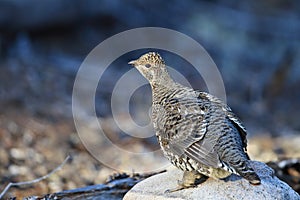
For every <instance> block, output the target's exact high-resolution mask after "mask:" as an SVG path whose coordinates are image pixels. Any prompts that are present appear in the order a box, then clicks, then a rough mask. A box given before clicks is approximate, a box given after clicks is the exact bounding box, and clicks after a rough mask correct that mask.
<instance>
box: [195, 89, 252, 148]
mask: <svg viewBox="0 0 300 200" xmlns="http://www.w3.org/2000/svg"><path fill="white" fill-rule="evenodd" d="M199 97H201V98H203V99H207V100H209V101H211V102H214V103H216V104H218V105H219V106H220V107H221V108H222V109H223V110H224V111H225V114H226V116H227V118H228V119H229V120H230V122H231V123H232V124H233V125H234V126H235V127H236V129H237V130H238V132H239V134H240V136H241V138H242V142H243V147H244V150H245V151H247V130H246V128H245V126H244V125H243V123H242V121H241V120H240V119H239V118H238V117H237V116H236V115H235V114H234V113H233V112H232V110H231V108H230V107H229V106H227V105H226V104H225V103H224V102H223V101H221V100H220V99H219V98H217V97H215V96H212V95H210V94H208V93H206V92H199Z"/></svg>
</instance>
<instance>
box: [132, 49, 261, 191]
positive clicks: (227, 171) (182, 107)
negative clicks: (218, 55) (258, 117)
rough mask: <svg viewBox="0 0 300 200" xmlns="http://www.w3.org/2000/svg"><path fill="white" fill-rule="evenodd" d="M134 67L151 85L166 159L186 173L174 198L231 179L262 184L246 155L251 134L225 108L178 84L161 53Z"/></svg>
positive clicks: (144, 58)
mask: <svg viewBox="0 0 300 200" xmlns="http://www.w3.org/2000/svg"><path fill="white" fill-rule="evenodd" d="M129 64H131V65H133V66H134V67H135V68H136V69H137V70H138V71H139V72H140V73H141V74H142V75H143V76H144V77H145V78H146V79H147V80H148V81H149V83H150V85H151V89H152V122H153V126H154V129H155V131H156V136H157V139H158V141H159V144H160V146H161V149H162V151H163V153H164V155H165V156H166V157H167V158H168V159H169V160H170V161H171V163H172V164H173V165H175V166H176V167H178V168H179V169H181V170H183V171H184V173H183V179H182V181H178V187H177V188H174V189H172V190H170V192H173V191H177V190H180V189H183V188H189V187H193V186H195V185H197V184H199V183H202V182H204V181H205V180H206V179H207V178H208V177H212V178H215V179H224V178H226V177H228V176H229V175H231V174H232V173H234V174H237V175H239V176H241V177H243V178H245V179H246V180H248V181H249V183H251V184H253V185H258V184H260V178H259V177H258V175H257V174H256V173H255V171H254V170H253V168H252V167H251V166H250V158H249V156H248V154H247V149H246V148H247V139H246V134H247V131H246V129H245V127H244V126H243V124H242V122H241V121H240V119H239V118H238V117H237V116H236V115H235V114H234V113H233V112H232V110H231V109H230V108H229V107H228V106H227V105H226V104H225V103H223V102H222V101H221V100H220V99H218V98H217V97H215V96H213V95H210V94H208V93H206V92H201V91H196V90H194V89H192V88H189V87H185V86H183V85H181V84H179V83H176V82H175V81H174V80H173V79H172V78H171V77H170V75H169V73H168V71H167V67H166V65H165V62H164V60H163V59H162V57H161V56H160V55H159V54H158V53H156V52H149V53H147V54H144V55H142V56H141V57H140V58H139V59H137V60H133V61H131V62H129Z"/></svg>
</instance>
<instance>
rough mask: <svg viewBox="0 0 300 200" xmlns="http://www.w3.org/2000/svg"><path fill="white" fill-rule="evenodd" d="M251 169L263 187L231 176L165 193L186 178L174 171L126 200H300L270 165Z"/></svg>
mask: <svg viewBox="0 0 300 200" xmlns="http://www.w3.org/2000/svg"><path fill="white" fill-rule="evenodd" d="M251 165H252V167H253V168H254V170H255V171H256V173H257V174H258V175H259V176H260V178H261V185H258V186H253V185H250V184H249V182H248V181H247V180H245V179H242V178H241V177H239V176H237V175H231V176H230V177H228V178H226V179H224V180H214V179H212V178H209V179H207V181H206V182H204V183H202V184H201V185H199V186H198V187H195V188H189V189H184V190H180V191H177V192H173V193H165V191H166V190H167V189H171V188H175V187H176V185H177V180H179V179H181V177H182V171H180V170H178V169H173V168H172V169H171V170H168V171H167V172H165V173H162V174H158V175H155V176H152V177H150V178H148V179H146V180H144V181H142V182H140V183H138V184H137V185H135V186H134V187H133V188H132V189H131V190H130V191H129V192H128V193H127V194H126V195H125V196H124V200H135V199H136V200H139V199H143V200H150V199H151V200H152V199H153V200H167V199H172V200H173V199H178V200H179V199H187V200H194V199H205V200H210V199H211V200H225V199H231V200H234V199H239V200H261V199H264V200H281V199H282V200H300V196H299V195H298V194H297V193H296V192H295V191H294V190H293V189H292V188H291V187H290V186H289V185H287V184H286V183H285V182H283V181H281V180H279V179H278V178H277V177H276V176H274V171H273V170H272V169H271V168H270V167H268V166H267V165H266V164H264V163H261V162H257V161H253V162H252V164H251Z"/></svg>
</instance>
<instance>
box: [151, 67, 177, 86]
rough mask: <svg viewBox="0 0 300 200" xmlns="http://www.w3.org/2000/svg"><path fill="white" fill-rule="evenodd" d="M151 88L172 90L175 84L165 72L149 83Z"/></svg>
mask: <svg viewBox="0 0 300 200" xmlns="http://www.w3.org/2000/svg"><path fill="white" fill-rule="evenodd" d="M150 84H151V87H152V89H153V88H157V87H158V88H160V87H168V88H172V87H174V86H175V85H176V82H175V81H174V80H173V79H172V77H171V76H170V75H169V73H168V72H167V71H165V72H164V73H162V74H159V75H158V76H157V77H156V78H154V79H153V80H152V81H151V82H150Z"/></svg>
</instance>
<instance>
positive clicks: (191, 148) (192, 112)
mask: <svg viewBox="0 0 300 200" xmlns="http://www.w3.org/2000/svg"><path fill="white" fill-rule="evenodd" d="M198 94H199V96H198V98H191V99H189V98H177V99H174V98H173V99H170V100H169V101H168V102H167V104H168V106H167V107H168V108H169V109H166V110H167V111H166V114H165V115H166V118H165V123H164V128H163V129H164V130H163V131H162V133H163V134H166V136H167V137H168V138H170V140H169V141H170V142H169V148H170V150H171V151H172V152H173V153H174V154H176V155H178V156H180V155H183V154H186V155H187V156H188V157H190V158H192V159H193V160H195V161H198V162H200V163H202V164H204V165H207V166H211V167H215V168H219V167H221V166H222V165H223V163H222V161H221V160H220V158H219V155H218V153H217V152H216V150H215V149H214V146H213V145H214V144H217V141H216V140H217V139H218V138H217V137H213V136H211V135H210V137H205V135H206V133H207V131H208V127H209V129H210V131H212V129H213V127H212V126H214V125H213V124H214V123H215V122H212V121H211V120H212V119H211V118H210V116H211V114H212V112H217V111H216V110H219V111H220V112H221V113H222V114H225V116H224V117H226V118H228V119H229V120H230V122H231V123H232V124H233V125H234V126H235V127H236V128H237V130H238V132H239V134H240V136H241V138H242V143H243V147H244V149H245V151H246V146H247V140H246V133H247V132H246V129H245V127H244V126H243V124H242V122H241V121H240V120H239V118H237V117H236V115H235V114H234V113H233V112H232V111H231V109H230V108H229V107H228V106H227V105H226V104H224V103H223V102H222V101H221V100H219V99H218V98H216V97H214V96H212V95H209V94H207V93H205V92H199V93H198ZM213 107H214V108H213ZM204 137H205V139H204Z"/></svg>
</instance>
